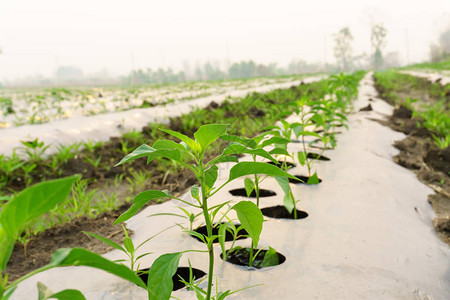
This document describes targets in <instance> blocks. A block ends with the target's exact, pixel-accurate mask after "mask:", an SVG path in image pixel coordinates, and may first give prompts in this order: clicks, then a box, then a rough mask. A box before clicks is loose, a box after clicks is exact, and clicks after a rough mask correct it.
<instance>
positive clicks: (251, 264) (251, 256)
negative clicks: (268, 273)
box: [248, 241, 255, 267]
mask: <svg viewBox="0 0 450 300" xmlns="http://www.w3.org/2000/svg"><path fill="white" fill-rule="evenodd" d="M254 260H255V258H254V257H253V241H252V244H251V246H250V259H249V262H248V265H249V266H250V267H251V266H253V261H254Z"/></svg>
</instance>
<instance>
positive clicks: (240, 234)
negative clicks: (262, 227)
mask: <svg viewBox="0 0 450 300" xmlns="http://www.w3.org/2000/svg"><path fill="white" fill-rule="evenodd" d="M221 224H224V223H223V222H222V223H221ZM234 226H236V228H237V227H239V226H241V224H234ZM194 231H195V232H197V233H200V234H202V235H204V236H207V235H208V231H207V229H206V225H203V226H200V227H198V228H196V229H194ZM212 234H213V235H219V226H215V227H214V228H213V230H212ZM246 235H248V233H247V231H245V229H241V230H239V232H238V238H237V239H236V240H242V239H246V238H247V237H246ZM191 236H192V237H193V238H194V239H197V240H199V241H201V240H200V239H199V238H198V237H196V236H193V235H191ZM232 240H233V235H232V234H231V232H229V231H228V230H227V231H226V234H225V242H230V241H232ZM218 242H219V239H215V240H214V243H218Z"/></svg>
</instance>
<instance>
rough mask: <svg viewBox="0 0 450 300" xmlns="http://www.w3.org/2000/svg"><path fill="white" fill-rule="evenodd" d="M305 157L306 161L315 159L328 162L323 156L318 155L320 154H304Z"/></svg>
mask: <svg viewBox="0 0 450 300" xmlns="http://www.w3.org/2000/svg"><path fill="white" fill-rule="evenodd" d="M306 157H307V158H308V159H315V160H322V161H329V160H330V159H329V158H328V157H326V156H323V155H320V154H317V153H312V152H309V153H308V154H306Z"/></svg>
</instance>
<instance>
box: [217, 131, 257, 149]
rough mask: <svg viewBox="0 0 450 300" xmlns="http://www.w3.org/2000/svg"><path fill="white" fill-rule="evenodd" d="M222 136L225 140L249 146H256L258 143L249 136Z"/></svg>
mask: <svg viewBox="0 0 450 300" xmlns="http://www.w3.org/2000/svg"><path fill="white" fill-rule="evenodd" d="M220 138H221V139H222V140H225V141H231V142H235V143H239V144H242V145H244V146H246V147H249V148H255V147H256V145H257V144H256V142H255V141H254V140H253V139H249V138H246V137H243V136H237V135H229V134H225V135H222V136H221V137H220Z"/></svg>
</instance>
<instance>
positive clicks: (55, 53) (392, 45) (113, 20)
mask: <svg viewBox="0 0 450 300" xmlns="http://www.w3.org/2000/svg"><path fill="white" fill-rule="evenodd" d="M378 22H381V23H383V24H384V25H385V27H386V28H387V31H388V35H387V45H386V48H385V49H384V53H387V52H399V55H400V59H401V61H402V62H403V63H407V62H409V63H412V62H420V61H424V60H427V59H428V58H429V47H430V44H431V43H433V42H436V41H437V39H438V37H439V34H440V33H441V32H442V31H443V30H444V29H446V28H447V26H449V25H450V0H427V1H423V0H376V1H375V0H364V1H361V0H315V1H299V0H278V1H266V0H258V1H253V0H245V1H244V0H240V1H235V0H228V1H220V2H219V1H214V0H209V1H204V0H192V1H186V0H159V1H153V0H146V1H145V0H128V1H117V0H77V1H71V0H39V1H36V0H0V48H1V49H2V52H3V53H2V54H0V81H1V80H4V79H6V80H12V79H17V78H20V77H25V76H29V75H36V74H42V75H44V76H52V75H53V74H54V73H55V70H56V68H57V67H58V66H62V65H64V66H76V67H79V68H81V69H82V70H83V72H84V73H85V74H90V73H91V74H92V73H96V72H99V71H102V70H106V71H108V72H109V73H110V74H112V75H125V74H127V73H128V72H130V71H131V70H132V69H137V68H143V69H146V68H153V69H155V68H158V67H164V68H166V67H171V68H173V69H174V70H179V69H181V68H182V66H183V64H185V63H186V62H189V64H190V66H191V67H194V66H195V65H196V64H204V63H205V62H207V61H212V62H214V61H217V62H220V63H221V64H222V66H225V64H226V63H225V62H235V61H241V60H248V59H253V60H254V61H256V62H257V63H272V62H275V63H277V64H278V65H280V66H285V65H287V64H288V63H289V62H290V61H291V60H292V59H303V60H306V61H308V62H319V63H323V62H327V63H335V58H334V54H333V45H334V41H333V35H334V34H335V33H337V32H338V31H339V30H340V29H341V28H343V27H347V26H348V27H349V28H350V31H351V33H352V35H353V36H354V41H353V53H354V54H355V55H356V54H361V53H363V52H365V53H366V54H370V53H371V51H372V49H371V45H370V28H371V25H372V24H374V23H378ZM408 49H409V51H408Z"/></svg>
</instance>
